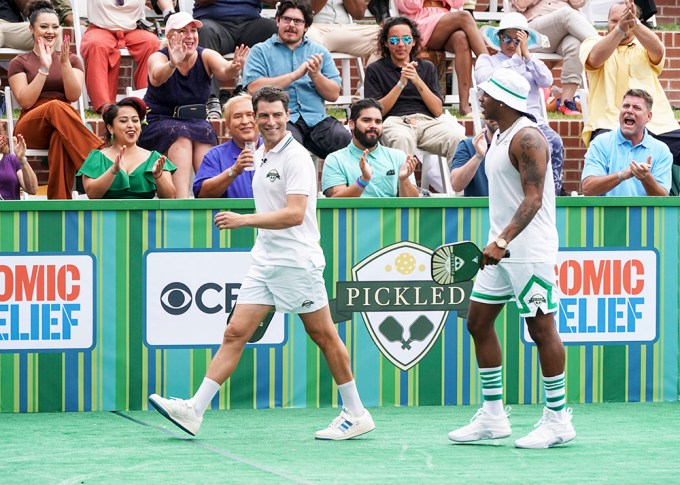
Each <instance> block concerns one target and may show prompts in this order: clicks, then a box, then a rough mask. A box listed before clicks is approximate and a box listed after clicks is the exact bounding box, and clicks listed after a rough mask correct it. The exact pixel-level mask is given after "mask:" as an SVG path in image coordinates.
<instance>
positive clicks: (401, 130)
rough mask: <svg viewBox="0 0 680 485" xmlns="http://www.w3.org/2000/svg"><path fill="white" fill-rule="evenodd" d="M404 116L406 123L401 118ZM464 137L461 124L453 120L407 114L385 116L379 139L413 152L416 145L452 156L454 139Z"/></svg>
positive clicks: (392, 146) (394, 146)
mask: <svg viewBox="0 0 680 485" xmlns="http://www.w3.org/2000/svg"><path fill="white" fill-rule="evenodd" d="M405 118H406V119H408V123H407V122H406V121H404V119H405ZM463 138H465V128H464V127H463V126H462V125H460V124H458V123H457V122H454V121H453V119H452V121H451V122H448V121H443V120H439V119H436V118H432V117H431V116H427V115H423V114H415V115H410V116H407V117H402V116H389V117H388V118H387V119H386V120H385V121H384V123H383V136H382V143H383V145H385V146H388V147H391V148H398V149H399V150H402V151H403V152H405V153H406V154H407V155H413V154H414V153H415V151H416V148H420V149H421V150H425V151H426V152H430V153H434V154H435V155H440V156H442V157H446V159H447V160H451V159H452V158H453V154H454V153H455V152H456V147H457V146H458V142H459V141H460V140H462V139H463Z"/></svg>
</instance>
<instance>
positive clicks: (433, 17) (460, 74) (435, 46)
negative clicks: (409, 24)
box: [394, 0, 489, 115]
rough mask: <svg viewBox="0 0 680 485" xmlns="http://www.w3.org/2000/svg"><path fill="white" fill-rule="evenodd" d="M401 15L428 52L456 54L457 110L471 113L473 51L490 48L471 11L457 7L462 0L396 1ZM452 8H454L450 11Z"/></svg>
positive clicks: (478, 53) (465, 113)
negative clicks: (409, 20) (414, 28)
mask: <svg viewBox="0 0 680 485" xmlns="http://www.w3.org/2000/svg"><path fill="white" fill-rule="evenodd" d="M394 3H395V5H396V7H397V10H398V11H399V14H400V15H405V16H407V17H409V18H412V19H413V20H415V21H416V24H417V25H418V30H419V31H420V35H421V45H420V46H419V47H421V48H426V49H429V50H431V51H446V52H451V53H453V54H455V55H456V57H455V59H454V67H455V71H456V77H457V80H458V96H459V98H460V112H461V113H463V114H464V115H468V114H471V112H472V110H471V108H470V102H469V93H470V87H471V86H472V52H474V53H475V55H476V56H477V57H479V56H481V55H482V54H488V53H489V51H488V50H487V48H486V45H485V44H484V40H483V39H482V36H481V35H480V33H479V30H478V29H477V23H476V22H475V19H474V17H473V16H472V15H471V14H470V12H466V11H465V10H460V9H461V7H462V6H463V0H395V2H394ZM452 9H453V10H452Z"/></svg>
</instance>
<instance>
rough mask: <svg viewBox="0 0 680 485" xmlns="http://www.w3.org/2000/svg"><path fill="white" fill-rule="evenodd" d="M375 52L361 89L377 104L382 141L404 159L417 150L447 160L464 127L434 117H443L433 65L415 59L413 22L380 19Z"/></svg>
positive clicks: (417, 38)
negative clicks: (377, 54)
mask: <svg viewBox="0 0 680 485" xmlns="http://www.w3.org/2000/svg"><path fill="white" fill-rule="evenodd" d="M378 48H379V49H380V52H381V55H382V58H381V59H380V60H378V61H376V62H374V63H372V64H370V65H369V66H368V67H367V69H366V83H365V86H364V90H365V96H366V97H367V98H375V99H377V100H378V101H380V103H381V104H382V105H383V112H382V113H383V118H384V120H385V121H384V123H383V143H384V144H385V146H388V147H391V148H397V149H399V150H402V151H404V152H406V153H407V154H408V155H413V154H414V152H415V151H416V149H417V148H420V149H422V150H425V151H427V152H430V153H435V154H437V155H440V156H443V157H446V159H447V160H451V159H452V158H453V155H454V153H455V151H456V147H457V146H458V142H459V141H460V140H462V139H463V138H464V137H465V128H463V126H461V125H460V124H458V122H456V121H455V119H453V120H452V121H444V120H443V119H439V117H440V116H441V115H442V114H443V109H442V105H443V102H442V95H441V91H440V88H439V77H438V76H437V69H436V68H435V66H434V64H432V63H431V62H429V61H426V60H423V59H416V57H415V54H416V53H417V51H418V49H419V48H420V33H419V32H418V29H417V27H416V25H415V23H414V22H413V21H412V20H411V19H409V18H406V17H394V18H391V19H388V20H386V21H385V22H384V23H383V25H382V26H381V28H380V33H379V34H378ZM436 182H438V183H440V184H441V183H442V181H441V180H438V181H436ZM441 186H442V185H440V187H441ZM433 187H435V186H434V184H433ZM435 188H438V187H435Z"/></svg>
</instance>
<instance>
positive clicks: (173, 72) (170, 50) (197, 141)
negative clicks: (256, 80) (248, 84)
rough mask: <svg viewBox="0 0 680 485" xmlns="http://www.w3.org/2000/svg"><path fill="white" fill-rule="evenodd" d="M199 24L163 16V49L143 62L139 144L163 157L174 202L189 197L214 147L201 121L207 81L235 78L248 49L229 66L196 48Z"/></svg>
mask: <svg viewBox="0 0 680 485" xmlns="http://www.w3.org/2000/svg"><path fill="white" fill-rule="evenodd" d="M202 26H203V23H202V22H201V21H199V20H194V18H193V17H192V16H191V14H189V13H187V12H178V13H176V14H173V15H171V16H170V17H168V20H167V22H166V24H165V35H166V36H167V43H168V45H167V47H163V48H162V49H161V50H160V51H158V52H156V53H154V54H152V56H151V57H150V58H149V87H148V89H147V91H146V95H145V96H144V101H145V102H146V104H147V105H148V106H149V116H148V117H147V122H148V124H147V125H145V126H144V129H143V130H142V135H141V136H140V138H139V145H140V146H141V147H144V148H146V149H148V150H157V151H158V152H160V153H163V154H166V155H167V156H168V158H170V159H171V160H172V161H173V162H174V164H175V165H176V167H177V171H176V172H175V173H174V174H173V177H172V179H173V183H174V185H175V188H176V190H177V194H176V195H177V198H178V199H184V198H187V197H189V194H190V193H191V189H190V185H189V182H190V179H191V170H192V168H193V170H194V172H196V171H198V167H199V166H200V165H201V162H202V161H203V157H204V156H205V154H206V153H207V152H208V150H209V149H210V148H211V147H213V146H215V145H217V135H216V134H215V130H214V128H213V127H212V124H210V122H209V121H207V117H208V108H207V106H206V103H207V102H208V97H209V96H210V85H211V82H212V78H213V76H214V77H216V78H217V79H219V80H220V81H226V80H228V79H232V78H235V77H236V76H238V74H239V73H240V71H241V67H242V66H243V65H244V64H245V60H246V57H247V56H248V53H249V51H250V49H249V48H247V47H244V46H240V47H239V48H237V49H236V52H235V53H234V61H233V62H230V61H227V60H225V59H224V58H223V57H222V56H221V55H220V54H219V53H217V52H216V51H214V50H211V49H204V48H203V47H199V46H198V28H200V27H202Z"/></svg>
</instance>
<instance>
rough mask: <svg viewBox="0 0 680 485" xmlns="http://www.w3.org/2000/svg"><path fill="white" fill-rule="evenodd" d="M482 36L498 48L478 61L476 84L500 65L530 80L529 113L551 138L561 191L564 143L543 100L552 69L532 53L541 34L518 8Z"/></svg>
mask: <svg viewBox="0 0 680 485" xmlns="http://www.w3.org/2000/svg"><path fill="white" fill-rule="evenodd" d="M482 36H483V37H484V39H485V40H486V42H487V43H488V44H489V46H490V47H491V48H492V49H494V50H496V51H498V53H497V54H495V55H493V56H489V55H487V54H483V55H481V56H480V57H479V59H477V63H476V64H475V80H476V81H477V84H481V83H483V82H485V81H488V80H489V79H490V78H491V74H492V73H493V72H494V71H495V70H496V69H499V68H505V69H511V70H513V71H515V72H516V73H518V74H519V75H521V76H522V77H524V79H526V80H527V81H529V86H531V89H530V90H529V99H527V107H528V108H529V114H531V115H533V117H534V118H536V124H537V125H538V128H539V129H540V130H541V132H542V133H543V136H545V138H546V140H548V145H549V146H550V162H551V165H552V171H553V179H554V182H555V195H561V193H562V165H563V164H564V145H563V144H562V138H560V136H559V135H558V134H557V133H556V132H555V131H554V130H553V129H552V128H550V126H549V125H548V120H547V119H546V117H545V111H544V107H543V106H544V105H543V104H541V97H542V96H543V89H542V88H549V87H550V86H552V82H553V77H552V73H551V72H550V69H548V67H547V66H546V65H545V64H544V63H543V61H541V60H540V59H537V58H536V57H534V56H532V55H531V52H530V50H529V49H530V48H538V47H540V46H541V43H540V40H541V38H542V35H541V34H539V33H538V32H536V31H535V30H531V29H530V28H529V26H528V24H527V19H526V18H525V17H524V16H523V15H522V14H521V13H517V12H510V13H508V14H505V15H504V16H503V18H502V19H501V23H500V25H499V26H498V27H492V26H489V25H487V26H484V27H482Z"/></svg>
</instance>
